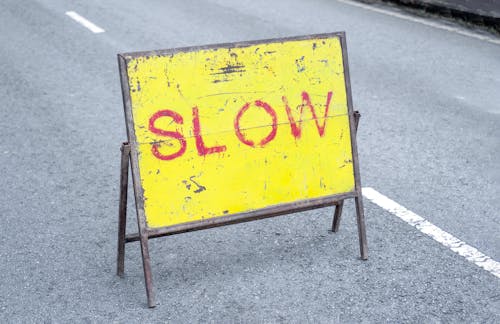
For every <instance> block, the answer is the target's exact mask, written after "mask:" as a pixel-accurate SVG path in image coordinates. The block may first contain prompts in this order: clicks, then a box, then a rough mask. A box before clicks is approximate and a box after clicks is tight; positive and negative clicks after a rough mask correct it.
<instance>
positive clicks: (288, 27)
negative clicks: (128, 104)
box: [0, 0, 500, 323]
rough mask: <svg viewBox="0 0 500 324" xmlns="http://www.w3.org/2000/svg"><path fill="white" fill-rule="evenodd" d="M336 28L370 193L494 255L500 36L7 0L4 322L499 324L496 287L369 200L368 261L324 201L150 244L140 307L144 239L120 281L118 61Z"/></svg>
mask: <svg viewBox="0 0 500 324" xmlns="http://www.w3.org/2000/svg"><path fill="white" fill-rule="evenodd" d="M68 10H74V11H76V12H78V13H79V14H81V15H82V16H84V17H86V18H88V19H89V20H91V21H92V22H94V23H96V24H97V25H99V26H101V27H102V28H104V29H105V30H106V32H105V33H102V34H93V33H91V32H90V31H88V30H87V29H85V28H84V27H82V26H80V25H78V24H76V23H75V22H74V21H73V20H71V19H70V18H69V17H67V16H66V15H65V14H64V13H65V12H66V11H68ZM457 28H461V27H457ZM339 30H345V31H346V32H347V43H348V50H349V62H350V68H351V79H352V80H351V81H352V88H353V97H354V104H355V106H356V108H357V109H359V110H360V111H361V113H362V119H361V123H360V127H359V133H358V146H359V151H360V165H361V176H362V183H363V185H364V186H369V187H373V188H375V189H376V190H378V191H379V192H381V193H383V194H384V195H387V196H388V197H390V198H392V199H394V200H395V201H397V202H399V203H400V204H401V205H403V206H405V207H407V208H408V209H410V210H412V211H414V212H416V213H417V214H419V215H421V216H423V217H425V218H426V219H428V220H429V221H431V222H432V223H434V224H435V225H437V226H439V227H441V228H442V229H444V230H445V231H447V232H449V233H451V234H453V235H455V236H457V237H458V238H460V239H461V240H463V241H465V242H467V243H468V244H470V245H472V246H474V247H476V248H478V249H479V250H480V251H482V252H483V253H485V254H487V255H489V256H490V257H492V258H493V259H495V260H497V261H500V239H499V237H500V236H499V234H498V233H499V232H500V223H499V218H498V216H499V215H498V214H499V211H500V199H499V197H500V170H499V164H498V161H499V160H500V140H499V139H500V91H499V89H500V46H499V45H495V44H492V43H489V42H486V41H481V40H478V39H474V38H470V37H465V36H461V35H458V34H456V33H452V32H449V31H444V30H439V29H435V28H432V27H428V26H424V25H421V24H417V23H414V22H411V21H405V20H401V19H398V18H394V17H390V16H386V15H382V14H379V13H374V12H371V11H367V10H364V9H361V8H357V7H353V6H350V5H347V4H343V3H339V2H336V1H333V0H328V1H327V0H312V1H298V0H291V1H287V2H284V1H276V2H272V3H270V2H267V1H263V0H252V1H239V2H236V3H233V2H232V1H229V0H211V1H203V2H202V1H182V2H180V1H179V2H175V1H160V0H152V1H149V2H147V3H145V2H140V1H136V2H131V1H118V0H110V1H107V2H106V3H102V2H101V1H97V0H89V1H74V2H69V1H63V0H54V1H49V0H38V1H27V0H3V1H2V2H1V3H0V31H1V32H0V44H1V45H0V58H1V60H0V100H1V106H0V107H1V108H0V130H1V134H2V140H1V142H0V175H1V178H0V179H1V180H0V184H1V189H0V208H1V209H0V210H1V213H2V223H1V225H0V244H1V245H0V246H1V248H0V260H1V262H0V320H1V322H6V323H10V322H12V323H18V322H60V323H65V322H70V321H71V322H110V321H116V322H127V323H128V322H137V323H138V322H141V323H143V322H173V323H181V322H214V323H221V322H287V323H288V322H292V323H294V322H300V323H302V322H330V323H331V322H342V323H345V322H425V323H427V322H445V323H452V322H453V323H455V322H467V323H470V322H481V323H484V322H487V323H495V322H500V280H499V279H498V278H496V277H494V276H493V275H492V274H490V273H488V272H486V271H484V270H483V269H481V268H479V267H477V266H476V265H474V264H472V263H470V262H468V261H466V260H465V259H464V258H462V257H461V256H458V255H456V254H454V253H453V252H452V251H450V250H449V249H447V248H445V247H443V246H442V245H440V244H439V243H437V242H435V241H433V240H432V239H430V238H428V237H427V236H425V235H423V234H421V233H420V232H418V231H417V230H416V229H414V228H412V227H410V226H409V225H407V224H406V223H404V222H402V221H401V220H399V219H397V218H396V217H395V216H393V215H392V214H390V213H388V212H385V211H384V210H382V209H381V208H379V207H378V206H376V205H373V204H371V203H369V202H368V201H367V200H365V212H366V219H367V232H368V246H369V260H368V261H365V262H363V261H361V260H359V258H358V255H359V252H358V241H357V230H356V225H355V220H354V218H355V217H354V210H353V203H351V202H347V203H346V208H345V214H344V217H343V222H342V224H341V230H340V233H338V234H331V233H329V232H328V228H329V226H330V222H331V216H332V213H333V210H332V209H331V208H325V209H321V210H316V211H311V212H305V213H299V214H294V215H289V216H284V217H280V218H274V219H268V220H263V221H257V222H252V223H246V224H240V225H234V226H229V227H224V228H218V229H212V230H206V231H200V232H195V233H190V234H183V235H178V236H173V237H168V238H163V239H158V240H152V241H151V244H150V247H151V250H150V253H151V258H152V268H153V279H154V283H155V288H156V294H157V300H158V303H159V304H158V306H157V307H156V308H155V309H153V310H151V309H148V308H147V305H146V297H145V290H144V281H143V275H142V266H141V262H140V250H139V246H138V244H128V245H127V249H126V264H125V267H126V268H125V274H126V275H125V278H123V279H120V278H118V277H116V276H115V257H116V256H115V250H116V229H117V207H118V177H119V160H120V157H119V146H120V143H121V142H122V141H124V140H125V139H126V138H125V137H126V135H125V125H124V121H123V108H122V101H121V100H122V99H121V92H120V86H119V77H118V68H117V63H116V54H117V53H121V52H130V51H138V50H151V49H159V48H171V47H178V46H188V45H201V44H209V43H218V42H231V41H240V40H252V39H262V38H271V37H281V36H293V35H301V34H309V33H322V32H332V31H339ZM130 207H132V204H130ZM129 220H130V221H129V225H130V226H129V227H130V228H129V231H134V230H135V227H134V224H133V218H132V217H131V218H129Z"/></svg>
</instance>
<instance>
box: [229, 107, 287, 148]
mask: <svg viewBox="0 0 500 324" xmlns="http://www.w3.org/2000/svg"><path fill="white" fill-rule="evenodd" d="M254 104H255V106H257V107H260V108H263V109H264V111H265V112H266V113H268V114H269V116H271V118H272V120H273V121H272V124H271V127H272V129H271V132H270V133H269V134H268V135H267V136H266V137H264V138H263V139H262V140H261V141H260V142H259V144H258V145H259V146H260V147H264V145H266V144H267V143H269V142H270V141H272V140H273V139H274V137H276V132H277V131H278V125H277V124H278V117H277V116H276V112H275V111H274V109H273V108H272V107H271V106H270V105H269V104H267V103H265V102H263V101H260V100H256V101H255V103H254ZM249 108H250V103H249V102H247V103H246V104H245V105H243V107H242V108H241V109H240V111H239V112H238V114H237V115H236V118H235V119H234V130H235V132H236V136H237V137H238V139H239V140H240V141H241V142H242V143H243V144H246V145H248V146H251V147H255V146H256V145H255V143H254V141H252V140H249V139H247V138H246V137H245V136H244V135H243V133H242V132H241V129H240V119H241V117H242V116H243V114H244V113H245V112H246V111H247V110H248V109H249Z"/></svg>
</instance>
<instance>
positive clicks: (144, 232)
mask: <svg viewBox="0 0 500 324" xmlns="http://www.w3.org/2000/svg"><path fill="white" fill-rule="evenodd" d="M360 116H361V115H360V114H359V112H358V111H354V128H355V129H354V132H355V133H354V137H355V136H356V133H357V129H358V124H359V118H360ZM130 152H131V146H130V144H129V143H123V144H122V146H121V173H120V205H119V211H118V253H117V267H116V274H117V275H118V276H120V277H123V273H124V269H125V243H129V242H134V241H140V242H141V253H142V265H143V268H144V280H145V284H146V294H147V298H148V306H149V307H150V308H152V307H155V306H156V303H155V297H154V293H153V281H152V274H151V263H150V259H149V248H148V239H149V237H151V238H153V237H159V236H164V235H169V234H161V235H158V234H153V233H152V234H151V235H149V234H148V229H147V226H146V221H145V219H146V218H145V216H144V210H143V209H142V208H143V207H142V206H141V205H139V204H138V197H137V194H138V188H137V185H139V184H138V183H136V182H135V181H134V183H133V184H134V195H135V204H136V211H137V225H138V229H139V233H136V234H130V235H126V223H127V199H128V191H127V190H128V171H129V167H130V158H131V154H130ZM356 179H357V181H359V177H356ZM357 188H358V192H357V196H356V197H354V199H355V205H356V220H357V225H358V236H359V246H360V253H361V259H363V260H366V259H368V249H367V242H366V229H365V220H364V209H363V199H362V197H361V188H360V184H359V183H358V184H357ZM333 204H334V205H335V212H334V216H333V221H332V232H337V231H338V230H339V226H340V219H341V217H342V209H343V207H344V199H340V200H338V201H335V202H334V203H333ZM233 223H236V222H233ZM227 224H230V222H228V223H227ZM221 225H223V224H221ZM208 227H209V226H207V227H206V228H208ZM180 232H183V231H179V233H180Z"/></svg>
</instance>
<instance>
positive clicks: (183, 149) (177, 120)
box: [149, 109, 186, 161]
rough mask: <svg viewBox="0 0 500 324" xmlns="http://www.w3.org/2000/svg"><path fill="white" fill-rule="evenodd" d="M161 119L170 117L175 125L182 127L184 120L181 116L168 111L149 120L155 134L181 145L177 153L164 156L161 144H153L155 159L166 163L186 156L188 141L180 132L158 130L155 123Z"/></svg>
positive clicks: (158, 113) (152, 150)
mask: <svg viewBox="0 0 500 324" xmlns="http://www.w3.org/2000/svg"><path fill="white" fill-rule="evenodd" d="M161 117H170V118H172V121H173V122H174V123H176V124H179V125H182V123H183V119H182V116H181V115H179V114H178V113H176V112H175V111H172V110H168V109H165V110H160V111H157V112H156V113H155V114H154V115H153V116H151V118H150V119H149V130H150V131H151V132H152V133H153V134H156V135H160V136H165V137H171V138H173V139H176V140H178V141H179V143H180V145H181V146H180V147H179V150H178V151H177V152H175V153H172V154H169V155H164V154H162V153H160V150H159V147H160V145H161V143H153V145H152V147H151V152H152V153H153V155H154V156H155V157H157V158H158V159H160V160H164V161H168V160H173V159H175V158H177V157H179V156H181V155H182V154H184V152H186V139H185V138H184V136H182V134H181V133H180V132H178V131H176V132H172V131H166V130H164V129H160V128H157V127H156V126H155V122H156V120H157V119H159V118H161Z"/></svg>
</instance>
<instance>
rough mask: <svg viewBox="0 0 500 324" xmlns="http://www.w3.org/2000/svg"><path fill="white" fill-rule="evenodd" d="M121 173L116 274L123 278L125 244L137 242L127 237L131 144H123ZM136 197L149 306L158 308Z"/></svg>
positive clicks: (133, 238)
mask: <svg viewBox="0 0 500 324" xmlns="http://www.w3.org/2000/svg"><path fill="white" fill-rule="evenodd" d="M121 152H122V154H121V172H120V206H119V210H118V253H117V261H116V274H117V275H118V276H120V277H123V273H124V270H125V243H128V242H133V241H137V239H136V237H135V236H134V237H130V236H127V235H126V233H125V232H126V227H127V200H128V199H127V198H128V197H127V196H128V170H129V166H130V144H129V143H123V144H122V147H121ZM135 186H136V183H134V194H135V195H137V188H136V187H135ZM137 201H138V200H137V197H135V204H136V205H135V206H136V210H137V225H138V229H139V233H138V234H139V241H140V242H141V254H142V266H143V268H144V281H145V283H146V295H147V297H148V306H149V307H150V308H153V307H155V306H156V303H155V297H154V292H153V278H152V274H151V262H150V260H149V247H148V233H147V228H146V222H145V218H144V210H142V208H139V206H138V204H137Z"/></svg>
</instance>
